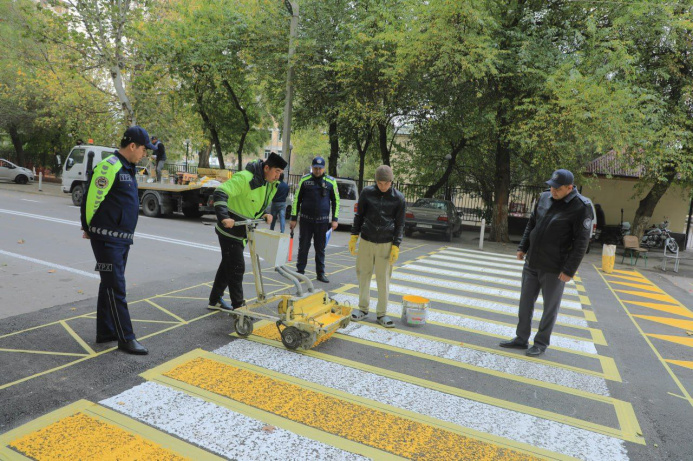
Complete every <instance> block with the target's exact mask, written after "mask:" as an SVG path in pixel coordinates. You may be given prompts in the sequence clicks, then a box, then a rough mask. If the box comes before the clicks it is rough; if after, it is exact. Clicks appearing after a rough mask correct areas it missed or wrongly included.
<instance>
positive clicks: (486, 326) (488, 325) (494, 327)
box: [332, 287, 597, 354]
mask: <svg viewBox="0 0 693 461" xmlns="http://www.w3.org/2000/svg"><path fill="white" fill-rule="evenodd" d="M391 290H392V287H391ZM404 294H413V293H404ZM418 296H421V293H418ZM332 297H333V298H334V299H336V300H337V301H339V302H342V303H344V302H346V303H348V304H349V305H351V306H358V305H359V298H358V296H356V295H349V294H344V293H340V294H336V295H333V296H332ZM428 298H429V299H430V298H431V297H430V296H428ZM431 300H432V301H436V300H435V299H431ZM377 303H378V301H377V299H374V298H371V300H370V303H369V311H370V312H375V309H376V306H377ZM387 312H389V313H390V314H392V315H398V316H399V315H401V314H402V305H401V304H400V303H393V302H388V304H387ZM558 317H559V319H558V321H561V318H560V317H561V316H560V315H559V316H558ZM533 318H534V320H537V321H538V320H540V319H541V312H538V313H537V311H536V310H535V311H534V317H533ZM428 320H429V321H431V322H437V323H439V324H442V325H450V326H456V327H460V328H466V329H468V330H473V331H478V332H480V333H487V334H492V335H499V336H506V337H508V338H509V339H510V338H513V337H514V336H515V328H514V327H509V326H505V325H499V324H497V323H494V322H485V321H483V320H477V319H470V318H468V317H463V316H460V315H454V314H446V313H445V312H440V311H432V310H429V311H428ZM578 320H579V319H578ZM535 334H536V333H532V335H531V336H530V341H531V340H532V339H533V338H534V335H535ZM551 342H552V343H553V345H554V346H559V347H563V348H566V349H570V350H575V351H579V352H585V353H587V354H596V353H597V349H596V348H595V347H594V343H592V342H589V341H577V340H573V339H570V338H563V337H560V336H556V335H553V336H552V337H551Z"/></svg>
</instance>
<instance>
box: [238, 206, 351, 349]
mask: <svg viewBox="0 0 693 461" xmlns="http://www.w3.org/2000/svg"><path fill="white" fill-rule="evenodd" d="M262 222H264V220H262V219H253V220H246V221H237V222H236V223H235V225H236V226H239V225H240V226H246V227H247V229H248V246H249V250H250V260H251V263H252V266H253V275H254V278H255V290H256V292H257V300H256V301H255V302H254V303H251V304H248V305H246V306H243V307H240V308H238V309H235V310H233V311H232V312H229V315H231V316H232V317H233V318H234V328H235V330H236V333H237V334H238V336H240V337H243V338H245V337H248V336H249V335H250V334H251V333H252V332H253V322H254V321H255V320H258V319H264V320H270V321H273V322H275V323H276V325H277V330H279V334H280V335H281V339H282V343H283V344H284V346H286V348H287V349H291V350H295V349H298V348H299V347H300V348H302V349H310V348H311V347H313V346H315V345H317V344H319V343H322V342H323V341H325V340H327V339H328V338H329V337H330V336H332V334H333V333H334V332H335V331H337V329H339V328H344V327H346V326H347V325H349V322H350V320H351V307H349V306H346V305H343V304H339V303H338V302H337V301H335V300H334V299H331V298H330V297H329V296H328V294H327V293H326V292H325V291H323V290H316V289H315V288H314V287H313V283H312V282H311V281H310V279H309V278H308V277H306V276H305V275H303V274H299V273H298V272H295V271H293V270H291V269H289V268H288V267H287V266H286V265H285V264H286V261H287V258H288V252H289V241H288V240H289V239H288V235H285V234H280V233H278V232H274V231H269V230H264V229H257V226H258V224H260V223H262ZM261 255H262V258H263V259H264V260H265V262H266V263H269V264H272V265H274V268H275V271H277V272H278V273H279V274H280V275H282V276H283V277H284V278H286V279H288V280H289V281H291V282H292V283H293V284H294V286H295V287H296V294H295V295H289V294H278V295H274V296H271V297H267V296H266V294H265V286H264V281H263V279H262V269H261V266H260V256H261ZM302 282H305V284H306V286H307V290H304V289H303V286H302V285H301V283H302ZM277 301H278V303H277V305H276V313H275V311H274V310H272V309H271V308H270V306H269V305H271V304H273V303H274V302H277Z"/></svg>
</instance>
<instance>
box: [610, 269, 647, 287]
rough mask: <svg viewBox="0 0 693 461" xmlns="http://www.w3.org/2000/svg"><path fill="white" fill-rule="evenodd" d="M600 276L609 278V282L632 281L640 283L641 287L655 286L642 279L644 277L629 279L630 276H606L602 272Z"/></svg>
mask: <svg viewBox="0 0 693 461" xmlns="http://www.w3.org/2000/svg"><path fill="white" fill-rule="evenodd" d="M600 274H602V275H604V276H606V277H608V278H609V280H611V279H621V280H630V281H631V282H637V283H639V284H641V285H651V286H654V283H652V282H649V281H647V280H645V279H644V278H642V277H629V276H627V275H616V274H604V273H602V272H600Z"/></svg>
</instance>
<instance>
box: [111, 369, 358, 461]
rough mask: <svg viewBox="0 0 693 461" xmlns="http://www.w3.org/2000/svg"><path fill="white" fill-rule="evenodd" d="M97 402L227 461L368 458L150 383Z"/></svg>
mask: <svg viewBox="0 0 693 461" xmlns="http://www.w3.org/2000/svg"><path fill="white" fill-rule="evenodd" d="M99 403H100V404H101V405H104V406H107V407H109V408H112V409H113V410H115V411H117V412H119V413H123V414H125V415H127V416H130V417H132V418H135V419H138V420H140V421H143V422H144V423H146V424H149V425H150V426H154V427H156V428H157V429H159V430H161V431H164V432H167V433H169V434H172V435H174V436H176V437H179V438H181V439H183V440H185V441H186V442H190V443H193V444H195V445H198V446H200V447H202V448H203V449H205V450H208V451H211V452H213V453H216V454H218V455H220V456H223V457H225V458H227V459H244V460H257V461H267V460H274V459H344V460H365V459H368V458H364V457H362V456H360V455H356V454H353V453H349V452H347V451H344V450H341V449H339V448H335V447H331V446H329V445H326V444H324V443H321V442H318V441H315V440H311V439H309V438H306V437H303V436H300V435H297V434H294V433H293V432H290V431H287V430H285V429H281V428H278V427H275V428H274V429H272V430H271V431H267V430H264V429H263V428H265V427H266V426H267V424H265V423H263V422H262V421H259V420H257V419H253V418H249V417H248V416H245V415H242V414H240V413H237V412H235V411H232V410H229V409H228V408H224V407H222V406H219V405H216V404H214V403H211V402H207V401H205V400H203V399H201V398H199V397H193V396H191V395H188V394H186V393H184V392H181V391H178V390H174V389H171V388H169V387H166V386H162V385H161V384H157V383H153V382H147V383H144V384H140V385H139V386H135V387H133V388H132V389H129V390H127V391H125V392H123V393H122V394H119V395H116V396H114V397H111V398H109V399H106V400H102V401H101V402H99Z"/></svg>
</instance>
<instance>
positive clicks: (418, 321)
mask: <svg viewBox="0 0 693 461" xmlns="http://www.w3.org/2000/svg"><path fill="white" fill-rule="evenodd" d="M429 304H430V301H429V300H428V299H426V298H422V297H421V296H413V295H406V296H402V321H403V322H404V323H406V324H407V325H425V324H426V318H427V317H428V306H429Z"/></svg>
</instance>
